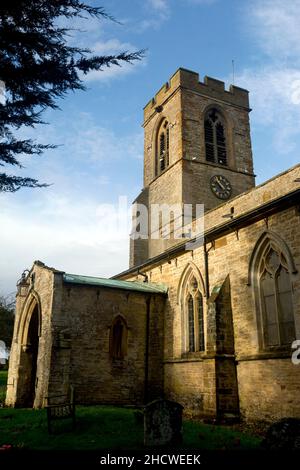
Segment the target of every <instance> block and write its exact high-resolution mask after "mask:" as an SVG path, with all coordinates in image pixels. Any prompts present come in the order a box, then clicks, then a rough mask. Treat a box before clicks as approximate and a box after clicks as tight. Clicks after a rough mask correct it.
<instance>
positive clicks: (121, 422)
mask: <svg viewBox="0 0 300 470" xmlns="http://www.w3.org/2000/svg"><path fill="white" fill-rule="evenodd" d="M3 372H4V371H0V393H1V396H3V395H4V389H5V384H6V373H3ZM137 416H138V415H137V412H136V411H135V410H133V409H129V408H120V407H111V406H77V407H76V419H77V426H76V430H74V431H72V430H71V423H70V422H69V420H62V421H60V422H55V423H53V424H54V426H55V427H56V430H57V431H59V432H57V433H56V434H53V435H49V434H48V432H47V417H46V411H45V410H32V409H12V408H1V409H0V447H1V446H2V445H4V444H12V445H13V447H19V448H24V449H31V450H73V449H76V450H97V449H111V450H119V449H124V450H139V449H141V448H142V446H143V423H142V421H141V419H140V418H139V419H137ZM139 416H140V415H139ZM259 445H260V438H259V437H257V436H252V435H249V434H245V433H242V432H239V431H236V430H233V429H232V428H230V427H228V426H216V425H206V424H202V423H200V422H196V421H188V420H185V421H184V423H183V445H182V448H185V449H186V448H191V449H192V448H194V449H207V450H214V449H228V450H232V449H249V450H250V449H256V448H258V447H259Z"/></svg>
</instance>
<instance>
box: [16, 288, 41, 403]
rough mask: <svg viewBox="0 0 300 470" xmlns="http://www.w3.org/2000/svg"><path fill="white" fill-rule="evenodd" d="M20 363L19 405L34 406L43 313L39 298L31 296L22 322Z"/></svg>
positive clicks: (20, 330)
mask: <svg viewBox="0 0 300 470" xmlns="http://www.w3.org/2000/svg"><path fill="white" fill-rule="evenodd" d="M19 332H20V333H19V334H20V336H19V338H20V346H21V351H20V363H19V379H18V385H17V390H18V391H17V402H16V404H17V406H22V407H30V408H31V407H33V405H34V400H35V395H36V387H37V380H38V378H37V371H38V352H39V338H40V334H41V314H40V304H39V301H38V298H36V297H35V296H34V295H32V296H30V297H29V299H28V301H27V302H26V304H25V309H24V310H23V314H22V317H21V322H20V329H19Z"/></svg>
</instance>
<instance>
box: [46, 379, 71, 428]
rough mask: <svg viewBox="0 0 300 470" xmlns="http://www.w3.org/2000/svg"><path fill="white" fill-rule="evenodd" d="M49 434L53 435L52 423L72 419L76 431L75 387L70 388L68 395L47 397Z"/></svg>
mask: <svg viewBox="0 0 300 470" xmlns="http://www.w3.org/2000/svg"><path fill="white" fill-rule="evenodd" d="M45 408H46V410H47V422H48V432H49V434H52V432H53V427H52V422H53V421H56V420H61V419H67V418H69V419H71V420H72V429H75V425H76V420H75V400H74V387H73V386H70V392H69V394H68V395H53V396H49V397H46V406H45Z"/></svg>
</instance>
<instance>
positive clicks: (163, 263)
mask: <svg viewBox="0 0 300 470" xmlns="http://www.w3.org/2000/svg"><path fill="white" fill-rule="evenodd" d="M249 112H250V108H249V100H248V92H247V90H244V89H242V88H239V87H237V86H232V85H231V86H230V88H229V90H226V89H225V87H224V83H223V82H221V81H219V80H216V79H213V78H210V77H205V78H204V80H203V82H202V81H199V76H198V74H197V73H195V72H191V71H189V70H185V69H182V68H181V69H179V70H177V72H176V73H175V74H174V75H173V76H172V77H171V78H170V80H169V81H168V82H167V83H166V84H165V85H163V87H162V88H161V89H160V90H159V91H158V92H157V93H156V95H155V96H154V98H152V99H151V101H150V102H149V103H148V104H147V105H146V106H145V108H144V124H143V127H144V132H145V139H144V142H145V146H144V184H143V190H142V192H141V193H140V194H139V195H138V196H137V199H136V200H135V202H134V204H135V205H137V204H140V205H143V207H146V208H147V209H149V216H148V221H149V224H148V226H147V227H146V228H145V227H144V228H143V230H142V232H143V233H141V231H140V236H134V237H131V240H130V268H129V269H128V270H126V271H124V272H122V273H120V274H118V275H116V276H114V277H113V278H111V279H103V278H96V277H87V276H80V275H75V274H69V273H66V272H62V271H58V270H56V269H54V268H50V267H47V266H45V265H44V264H43V263H42V262H40V261H36V262H35V263H34V264H33V266H32V268H31V269H30V270H28V271H26V272H24V273H23V276H22V278H21V280H20V282H19V284H18V294H17V308H16V318H15V328H14V337H13V342H12V349H11V357H10V365H9V378H8V391H7V398H6V404H7V405H9V406H30V407H31V406H33V407H42V406H44V404H45V398H46V397H47V396H51V395H57V394H59V393H64V392H66V391H67V389H68V387H69V386H70V385H73V386H74V388H75V393H76V399H77V402H78V403H82V404H96V403H102V404H103V403H104V404H117V405H137V406H140V405H143V404H144V403H147V402H149V401H151V400H152V399H154V398H157V397H162V396H163V397H165V398H168V399H171V400H175V401H177V402H179V403H181V404H182V405H183V406H184V410H185V413H186V414H189V415H193V416H198V417H207V418H211V419H217V420H223V419H226V418H232V417H241V418H243V419H246V420H265V421H270V422H271V421H274V420H277V419H280V418H282V417H300V400H299V390H300V365H297V362H295V361H293V360H292V356H293V351H294V350H293V348H295V347H296V346H295V343H294V341H295V340H296V339H297V338H298V339H300V274H299V270H300V165H297V166H295V167H293V168H291V169H288V170H287V171H285V172H283V173H281V174H279V175H278V176H276V177H274V178H272V179H270V180H269V181H266V182H265V183H263V184H260V185H259V186H255V175H254V172H253V161H252V151H251V139H250V126H249ZM266 158H268V159H270V160H271V159H272V155H266ZM157 204H158V205H161V204H166V205H168V206H170V205H171V206H172V205H173V204H175V205H177V207H178V205H179V207H184V206H185V205H190V206H191V207H192V209H193V210H194V207H195V206H196V205H197V204H204V211H205V212H204V231H203V234H202V235H203V236H202V242H201V243H192V242H193V240H192V239H191V235H190V234H191V227H190V228H189V230H186V227H183V230H182V237H181V239H179V238H178V237H175V236H174V226H175V224H176V222H177V219H182V213H180V211H179V213H178V211H177V212H176V214H174V213H173V215H172V217H171V219H172V220H171V221H170V220H169V221H167V222H166V221H165V220H164V219H162V218H161V217H160V219H159V220H160V221H159V226H158V232H159V233H156V234H155V233H154V231H155V229H153V227H152V224H151V217H152V212H151V210H150V209H151V207H152V206H153V205H157ZM165 222H166V225H168V227H165V226H164V225H165ZM196 222H197V215H195V213H194V212H193V213H192V224H191V226H192V227H193V226H194V225H195V223H196ZM165 229H166V230H165ZM134 230H135V232H138V230H137V227H135V229H134ZM156 231H157V230H156ZM154 235H155V236H154ZM196 238H197V236H196ZM187 241H189V242H190V243H187Z"/></svg>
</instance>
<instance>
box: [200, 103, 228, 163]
mask: <svg viewBox="0 0 300 470" xmlns="http://www.w3.org/2000/svg"><path fill="white" fill-rule="evenodd" d="M204 136H205V157H206V160H207V161H208V162H212V163H218V164H220V165H227V152H226V131H225V123H224V119H223V118H222V116H221V114H220V113H219V112H218V111H217V110H216V109H210V110H209V111H208V112H207V113H206V116H205V119H204Z"/></svg>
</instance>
